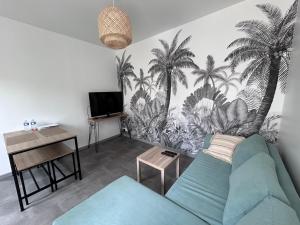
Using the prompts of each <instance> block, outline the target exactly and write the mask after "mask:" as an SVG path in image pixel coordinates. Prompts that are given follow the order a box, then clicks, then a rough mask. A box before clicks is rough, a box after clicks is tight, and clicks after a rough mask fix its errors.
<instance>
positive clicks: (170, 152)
mask: <svg viewBox="0 0 300 225" xmlns="http://www.w3.org/2000/svg"><path fill="white" fill-rule="evenodd" d="M165 152H167V153H169V154H171V155H177V153H176V152H172V151H168V150H165Z"/></svg>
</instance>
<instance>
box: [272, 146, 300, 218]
mask: <svg viewBox="0 0 300 225" xmlns="http://www.w3.org/2000/svg"><path fill="white" fill-rule="evenodd" d="M267 146H268V148H269V153H270V156H271V157H272V158H273V159H274V162H275V165H276V173H277V177H278V181H279V183H280V185H281V188H282V189H283V191H284V192H285V194H286V196H287V198H288V199H289V201H290V204H291V207H292V208H293V209H294V210H295V211H296V213H297V215H298V218H299V219H300V198H299V195H298V193H297V191H296V189H295V186H294V184H293V182H292V179H291V177H290V175H289V173H288V171H287V170H286V167H285V165H284V163H283V161H282V159H281V157H280V154H279V151H278V148H277V147H276V146H275V145H274V144H270V143H268V144H267Z"/></svg>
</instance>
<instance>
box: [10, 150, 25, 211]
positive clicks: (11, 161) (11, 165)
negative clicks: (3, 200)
mask: <svg viewBox="0 0 300 225" xmlns="http://www.w3.org/2000/svg"><path fill="white" fill-rule="evenodd" d="M8 157H9V163H10V167H11V172H12V175H13V177H14V182H15V187H16V191H17V195H18V200H19V205H20V210H21V211H24V206H23V201H22V197H21V192H20V186H19V182H18V177H17V172H16V169H15V163H14V159H13V156H12V155H11V154H9V155H8Z"/></svg>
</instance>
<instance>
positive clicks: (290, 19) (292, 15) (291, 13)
mask: <svg viewBox="0 0 300 225" xmlns="http://www.w3.org/2000/svg"><path fill="white" fill-rule="evenodd" d="M297 6H298V0H296V1H294V3H293V5H292V6H291V7H290V8H289V10H288V11H287V12H286V14H285V16H284V18H283V20H282V26H285V25H288V24H290V23H294V22H295V19H296V16H297Z"/></svg>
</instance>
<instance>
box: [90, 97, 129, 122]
mask: <svg viewBox="0 0 300 225" xmlns="http://www.w3.org/2000/svg"><path fill="white" fill-rule="evenodd" d="M89 99H90V107H91V116H92V117H100V116H111V115H112V114H115V113H121V112H123V94H122V92H90V93H89Z"/></svg>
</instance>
